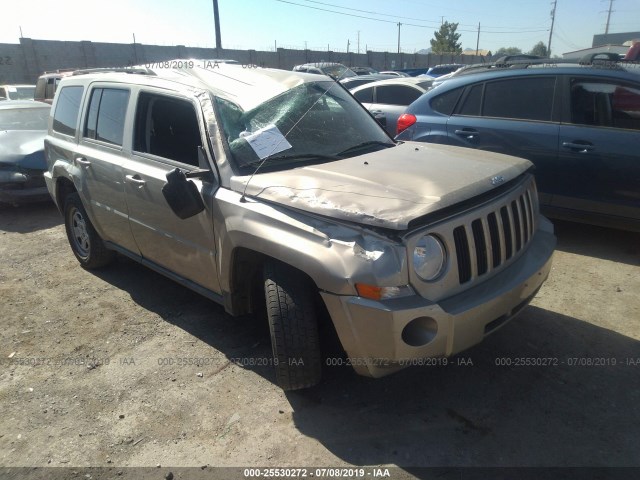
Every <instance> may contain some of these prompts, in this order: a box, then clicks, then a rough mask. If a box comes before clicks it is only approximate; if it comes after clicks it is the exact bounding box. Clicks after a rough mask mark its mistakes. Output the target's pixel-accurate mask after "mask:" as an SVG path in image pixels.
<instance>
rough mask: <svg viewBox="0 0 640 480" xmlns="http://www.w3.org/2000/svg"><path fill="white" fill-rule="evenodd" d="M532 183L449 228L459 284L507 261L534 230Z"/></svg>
mask: <svg viewBox="0 0 640 480" xmlns="http://www.w3.org/2000/svg"><path fill="white" fill-rule="evenodd" d="M535 198H536V196H535V186H534V184H533V183H530V184H529V185H528V187H527V189H526V190H524V191H522V190H521V191H520V192H518V193H516V194H515V195H512V196H510V198H508V199H507V200H506V201H504V202H503V203H501V204H499V205H498V206H496V208H495V209H494V210H493V211H490V212H489V213H486V214H483V215H481V216H477V217H475V218H474V217H472V218H471V219H470V220H466V221H465V224H464V225H459V226H457V227H455V228H454V229H453V239H454V243H455V249H456V258H457V260H458V281H459V283H460V284H463V283H467V282H470V281H472V280H473V279H474V278H477V277H479V276H481V275H485V274H487V273H490V272H491V271H492V270H494V269H496V268H498V267H500V266H501V265H503V264H505V263H509V261H510V260H512V259H513V258H514V257H515V255H516V254H517V253H518V252H520V251H522V250H523V249H524V248H525V247H526V246H527V245H528V243H529V242H530V241H531V238H532V237H533V234H534V232H535V228H536V225H535V212H536V209H535V205H534V202H533V201H532V199H535Z"/></svg>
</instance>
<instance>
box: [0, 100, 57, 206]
mask: <svg viewBox="0 0 640 480" xmlns="http://www.w3.org/2000/svg"><path fill="white" fill-rule="evenodd" d="M50 109H51V107H50V106H49V105H47V104H46V103H40V102H34V101H33V100H31V101H29V100H6V101H3V102H0V202H5V203H11V204H18V203H23V202H28V201H43V200H44V201H49V200H50V197H49V192H48V191H47V187H46V185H45V183H44V177H43V174H44V171H45V170H46V169H47V164H46V162H45V160H44V137H45V136H46V135H47V119H48V117H49V110H50Z"/></svg>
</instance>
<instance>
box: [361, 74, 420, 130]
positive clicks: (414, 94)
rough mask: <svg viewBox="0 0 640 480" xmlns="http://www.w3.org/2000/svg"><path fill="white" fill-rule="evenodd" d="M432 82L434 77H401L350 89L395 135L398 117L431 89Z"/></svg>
mask: <svg viewBox="0 0 640 480" xmlns="http://www.w3.org/2000/svg"><path fill="white" fill-rule="evenodd" d="M432 83H433V79H432V78H431V79H429V78H418V77H406V78H405V77H399V78H392V79H390V80H381V81H378V82H372V83H367V84H366V85H361V86H359V87H356V88H354V89H352V90H350V91H351V93H352V94H353V96H354V97H355V98H356V100H358V101H359V102H360V103H361V104H362V105H364V107H365V108H366V109H367V110H369V112H371V114H372V115H373V116H374V117H375V119H376V120H377V121H378V123H380V125H382V126H383V127H384V128H385V130H386V131H387V132H388V133H389V135H391V136H392V137H395V135H396V123H397V122H398V117H400V115H402V114H403V113H404V111H405V110H406V109H407V107H408V106H409V105H410V104H411V103H413V102H414V100H417V99H418V97H420V96H421V95H422V94H423V93H425V92H426V91H427V90H429V89H430V88H431V84H432Z"/></svg>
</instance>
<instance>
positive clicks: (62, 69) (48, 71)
mask: <svg viewBox="0 0 640 480" xmlns="http://www.w3.org/2000/svg"><path fill="white" fill-rule="evenodd" d="M76 70H77V68H57V69H55V70H45V71H44V72H43V73H42V74H43V75H47V74H49V73H66V72H75V71H76Z"/></svg>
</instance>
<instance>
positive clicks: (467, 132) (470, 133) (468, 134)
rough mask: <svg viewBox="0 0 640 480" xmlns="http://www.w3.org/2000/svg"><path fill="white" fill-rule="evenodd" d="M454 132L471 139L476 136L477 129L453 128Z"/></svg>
mask: <svg viewBox="0 0 640 480" xmlns="http://www.w3.org/2000/svg"><path fill="white" fill-rule="evenodd" d="M454 132H455V134H456V135H459V136H461V137H465V138H466V139H467V140H473V139H474V138H476V137H477V136H478V131H477V130H473V129H471V128H463V129H462V130H455V131H454Z"/></svg>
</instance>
